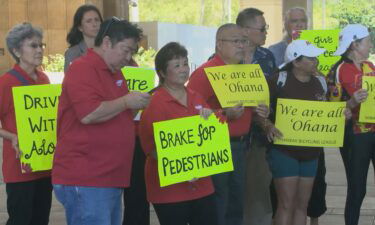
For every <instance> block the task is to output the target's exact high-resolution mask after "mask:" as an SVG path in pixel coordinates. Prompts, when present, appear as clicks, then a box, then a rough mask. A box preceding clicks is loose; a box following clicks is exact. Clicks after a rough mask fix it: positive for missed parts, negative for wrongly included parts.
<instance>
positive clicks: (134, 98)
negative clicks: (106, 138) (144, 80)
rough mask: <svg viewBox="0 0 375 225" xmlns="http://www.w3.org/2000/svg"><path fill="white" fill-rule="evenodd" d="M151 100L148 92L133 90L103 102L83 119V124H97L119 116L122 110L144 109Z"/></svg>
mask: <svg viewBox="0 0 375 225" xmlns="http://www.w3.org/2000/svg"><path fill="white" fill-rule="evenodd" d="M149 101H150V95H149V94H147V93H140V92H131V93H129V94H127V95H124V96H122V97H119V98H117V99H114V100H111V101H104V102H101V103H100V105H99V107H97V108H96V109H95V110H94V111H93V112H91V113H89V114H88V115H86V116H85V117H84V118H82V119H81V122H82V123H83V124H95V123H100V122H105V121H108V120H110V119H112V118H113V117H115V116H117V115H118V114H120V113H121V112H123V111H125V110H127V109H132V110H139V109H144V108H145V107H146V106H147V105H148V103H149Z"/></svg>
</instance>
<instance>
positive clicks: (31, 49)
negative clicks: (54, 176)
mask: <svg viewBox="0 0 375 225" xmlns="http://www.w3.org/2000/svg"><path fill="white" fill-rule="evenodd" d="M42 40H43V33H42V30H40V29H39V28H36V27H34V26H32V25H31V24H30V23H23V24H19V25H16V26H14V27H13V28H12V29H11V30H10V31H9V33H8V35H7V37H6V44H7V48H8V51H9V53H10V54H11V55H12V56H13V58H14V59H15V60H16V64H15V65H14V66H13V68H12V69H11V70H9V71H8V72H6V73H5V74H4V75H3V76H1V77H0V102H1V107H0V121H1V125H2V126H1V128H0V137H2V138H3V167H2V168H3V175H4V182H5V183H6V193H7V210H8V214H9V219H8V221H7V225H29V224H40V225H47V224H48V220H49V213H50V208H51V199H52V195H51V193H52V185H51V178H50V171H46V172H32V171H31V168H30V167H29V166H28V165H26V166H25V165H23V166H22V167H21V163H20V159H19V158H20V155H21V154H22V149H19V147H18V137H17V128H16V118H15V111H14V103H13V97H12V88H13V87H17V86H26V85H38V84H49V80H48V77H47V76H46V75H45V74H44V73H43V72H41V71H39V70H38V69H37V68H38V67H39V66H40V65H41V64H42V60H43V49H44V44H43V42H42ZM21 168H22V169H21Z"/></svg>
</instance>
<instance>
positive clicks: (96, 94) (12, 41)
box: [0, 5, 375, 225]
mask: <svg viewBox="0 0 375 225" xmlns="http://www.w3.org/2000/svg"><path fill="white" fill-rule="evenodd" d="M307 22H308V21H307V16H306V13H305V11H304V9H302V8H292V9H290V10H289V11H288V12H287V13H286V16H285V24H284V25H285V31H286V36H285V38H284V39H283V40H282V41H281V42H279V43H277V44H275V45H272V46H270V48H269V49H266V48H263V47H261V46H262V45H264V43H265V40H266V35H267V29H268V25H267V23H266V21H265V18H264V15H263V12H262V11H260V10H258V9H255V8H247V9H244V10H242V11H241V12H240V13H239V14H238V17H237V20H236V24H232V23H228V24H224V25H222V26H220V27H219V28H218V30H217V33H216V40H215V53H214V55H213V56H212V57H211V58H210V59H209V60H208V61H207V62H206V63H204V64H203V65H201V66H200V67H198V68H197V69H196V70H195V71H193V72H192V74H191V75H190V68H189V62H188V52H187V50H186V48H185V47H184V46H182V45H181V44H179V43H177V42H170V43H168V44H166V45H165V46H163V47H162V48H161V49H160V50H159V51H158V53H157V54H156V57H155V69H156V73H157V76H158V77H159V86H158V87H157V88H156V89H155V90H154V92H153V93H152V94H151V93H140V92H132V91H129V90H128V88H127V84H126V80H125V78H124V77H123V75H122V73H121V68H123V67H124V66H137V63H136V62H135V61H134V59H133V56H134V54H136V53H137V50H138V45H139V42H140V40H141V38H142V30H141V29H140V28H138V27H137V26H136V25H135V24H132V23H130V22H128V21H125V20H119V19H117V18H115V17H113V18H110V19H107V20H104V21H103V19H102V16H101V15H100V12H99V10H98V9H97V8H96V7H95V6H92V5H83V6H81V7H79V8H78V10H77V12H76V14H75V15H74V21H73V27H72V29H71V31H70V32H69V34H68V36H67V41H68V43H69V44H70V47H69V49H68V50H67V51H66V53H65V60H66V62H65V77H64V81H63V84H62V93H61V96H60V98H59V105H58V115H57V145H56V149H55V156H54V161H53V168H52V171H45V172H29V173H23V171H21V168H24V169H25V168H26V169H27V165H26V166H25V165H22V167H21V163H20V160H19V157H20V155H21V154H22V149H19V147H18V138H17V129H16V122H15V112H14V103H13V98H12V87H16V86H26V85H38V84H48V83H49V80H48V77H47V76H46V75H45V74H44V73H43V72H41V71H40V70H38V67H39V66H40V65H41V63H42V57H43V49H44V44H43V33H42V31H41V30H40V29H39V28H36V27H34V26H33V25H31V24H30V23H23V24H20V25H16V26H15V27H13V28H12V29H11V30H10V31H9V33H8V35H7V37H6V43H7V47H8V50H9V52H10V54H11V55H12V56H13V58H14V59H15V60H16V64H15V65H14V67H13V68H12V69H11V70H10V71H8V72H7V73H5V74H4V75H3V76H1V77H0V102H1V107H0V120H1V124H2V126H1V129H0V136H1V137H3V140H4V144H3V159H4V160H3V174H4V181H5V183H6V192H7V209H8V214H9V219H8V221H7V225H23V224H25V225H46V224H48V222H49V213H50V208H51V199H52V189H53V191H54V192H55V195H56V198H57V199H58V200H59V202H60V203H61V204H62V205H63V206H64V209H65V214H66V220H67V223H68V224H69V225H83V224H90V225H95V224H98V225H107V224H108V225H110V224H112V225H118V224H124V225H125V224H137V225H149V224H150V216H149V203H151V204H152V205H153V207H154V209H155V212H156V214H157V217H158V219H159V222H160V224H161V225H187V224H190V225H216V224H218V225H219V224H220V225H241V224H248V223H250V221H246V220H247V219H246V218H244V215H246V214H251V212H248V211H247V210H245V209H247V207H246V205H249V204H251V202H249V201H245V200H246V199H247V196H249V195H257V194H259V193H249V192H248V191H247V190H250V189H251V188H250V187H249V186H251V185H256V183H264V184H265V185H264V188H263V189H262V191H263V192H264V193H266V194H267V195H268V196H269V195H270V196H271V199H273V201H272V204H273V206H274V207H273V208H274V218H273V223H274V224H275V225H291V224H294V225H302V224H306V222H307V216H309V217H311V218H312V219H311V223H312V224H318V217H319V216H320V215H322V214H323V213H324V212H325V211H326V205H325V189H326V184H325V180H324V177H325V165H324V151H323V148H318V147H298V146H286V145H275V144H273V143H272V142H273V140H275V139H276V138H279V137H282V135H283V134H282V133H281V132H280V131H279V130H278V129H277V128H276V127H275V125H274V121H275V113H274V112H275V111H276V108H275V107H276V100H277V99H278V98H289V99H301V100H314V101H330V100H332V101H346V102H347V110H346V111H345V116H346V117H347V122H346V123H347V125H346V134H345V144H344V147H343V148H341V149H340V150H341V154H342V158H343V162H344V165H345V169H346V176H347V180H348V192H347V201H346V208H345V223H346V225H357V224H358V219H359V215H360V208H361V204H362V200H363V198H364V196H365V192H366V178H367V171H368V168H369V163H370V160H372V161H373V162H374V159H375V158H374V157H375V154H374V151H375V124H370V123H359V122H358V112H359V107H360V103H362V102H363V101H365V100H366V98H367V96H368V93H367V91H366V90H364V89H362V87H361V78H362V76H365V75H372V76H373V75H374V72H372V73H369V74H364V72H363V66H364V65H365V66H367V67H368V68H371V69H372V71H375V67H374V65H373V64H372V63H371V62H369V61H367V59H368V57H369V52H370V50H371V48H373V44H372V43H371V39H370V33H369V31H368V29H367V28H366V27H364V26H362V25H359V24H352V25H348V26H346V27H345V28H344V29H343V30H342V31H341V33H340V41H339V46H338V49H337V51H336V52H335V55H338V56H341V59H340V60H339V61H338V62H337V63H336V65H334V66H333V67H332V70H331V72H330V74H329V75H328V76H327V79H325V78H324V77H322V76H320V75H319V72H318V71H317V65H318V60H317V56H319V55H321V54H322V53H324V52H325V50H324V49H320V48H317V47H315V46H314V45H312V44H310V43H309V42H307V41H305V40H295V41H293V35H294V34H295V33H296V32H297V33H298V31H301V30H304V29H306V28H307ZM228 64H259V65H260V67H261V68H262V70H263V73H264V74H265V76H266V78H267V81H268V85H269V90H270V102H271V104H270V107H268V106H266V105H262V104H260V105H259V106H257V107H244V106H242V105H236V106H234V107H230V108H223V107H221V105H220V103H219V101H218V97H217V95H216V94H215V92H214V91H213V88H212V87H211V85H210V82H209V80H208V78H207V76H206V74H205V72H204V69H205V68H207V67H214V66H222V65H228ZM326 81H328V82H326ZM139 110H143V111H142V114H141V118H140V120H139V121H135V120H134V117H135V115H136V114H137V113H138V111H139ZM211 114H214V115H215V116H218V117H220V118H222V119H223V120H225V121H226V122H227V123H228V127H229V135H230V145H231V152H232V159H233V167H234V170H233V171H231V172H226V173H221V174H217V175H213V176H210V177H205V178H199V179H193V180H190V181H187V182H182V183H178V184H173V185H169V186H167V187H160V184H159V177H158V172H157V168H158V166H157V164H158V161H157V153H156V147H155V142H154V133H153V123H154V122H158V121H165V120H171V119H176V118H182V117H186V116H193V115H201V117H203V118H204V119H207V118H208V117H209V116H210V115H211ZM250 140H251V141H250ZM254 153H260V154H259V155H260V156H263V157H260V158H259V159H258V160H256V161H254V160H253V159H251V157H250V158H249V157H246V156H247V155H252V154H254ZM265 155H266V157H265ZM254 156H255V155H254ZM263 162H264V163H266V162H267V163H268V165H269V169H270V171H271V173H272V178H273V179H272V181H271V179H268V178H262V180H259V181H257V180H254V181H253V182H247V180H248V178H250V179H253V177H252V176H251V175H249V174H254V173H256V172H257V171H248V170H247V164H249V163H256V164H261V163H263ZM29 169H30V168H29ZM51 178H52V179H51ZM269 185H270V187H269ZM264 204H267V203H265V202H264ZM123 205H124V210H122V209H123ZM255 216H258V217H261V216H265V215H255ZM258 221H259V220H258Z"/></svg>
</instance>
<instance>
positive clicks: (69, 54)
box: [64, 45, 81, 73]
mask: <svg viewBox="0 0 375 225" xmlns="http://www.w3.org/2000/svg"><path fill="white" fill-rule="evenodd" d="M80 56H81V51H80V50H79V48H78V45H74V46H73V47H70V48H68V49H67V50H66V51H65V54H64V57H65V60H64V72H65V73H66V72H67V71H68V68H69V66H70V64H71V63H72V62H73V60H75V59H76V58H78V57H80Z"/></svg>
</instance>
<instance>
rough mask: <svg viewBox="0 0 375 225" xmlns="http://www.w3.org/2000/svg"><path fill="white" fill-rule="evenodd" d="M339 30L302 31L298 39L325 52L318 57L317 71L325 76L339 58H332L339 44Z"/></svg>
mask: <svg viewBox="0 0 375 225" xmlns="http://www.w3.org/2000/svg"><path fill="white" fill-rule="evenodd" d="M339 34H340V30H303V31H301V34H300V36H299V38H298V39H301V40H306V41H309V42H311V43H313V44H314V45H315V46H316V47H318V48H324V49H326V50H327V51H326V52H324V53H323V54H322V55H320V56H318V60H319V65H318V70H319V71H320V72H321V73H322V74H324V75H325V76H326V75H327V74H328V72H329V71H330V69H331V67H332V66H333V65H334V64H335V63H336V62H337V61H338V60H339V59H340V56H334V55H333V53H334V52H335V51H336V49H337V47H338V44H339Z"/></svg>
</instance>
